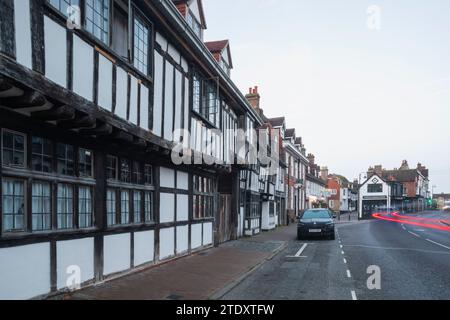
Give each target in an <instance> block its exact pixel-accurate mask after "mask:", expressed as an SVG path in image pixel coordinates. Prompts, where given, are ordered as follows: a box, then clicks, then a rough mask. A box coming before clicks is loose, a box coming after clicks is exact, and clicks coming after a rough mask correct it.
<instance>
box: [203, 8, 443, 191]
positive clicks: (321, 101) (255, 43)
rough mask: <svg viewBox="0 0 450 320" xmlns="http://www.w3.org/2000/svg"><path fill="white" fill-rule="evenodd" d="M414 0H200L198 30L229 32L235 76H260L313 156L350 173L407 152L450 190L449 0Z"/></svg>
mask: <svg viewBox="0 0 450 320" xmlns="http://www.w3.org/2000/svg"><path fill="white" fill-rule="evenodd" d="M412 2H413V1H407V0H395V1H393V0H379V1H365V0H341V1H336V0H308V1H306V0H227V1H219V0H204V6H205V11H206V19H207V24H208V30H207V31H206V34H205V38H206V40H221V39H225V38H228V39H230V41H231V50H232V55H233V60H234V61H233V62H234V67H235V69H234V70H233V72H232V78H233V80H234V81H235V82H236V83H237V85H238V86H239V87H240V88H241V90H242V91H243V92H244V93H245V92H247V90H248V88H249V87H250V86H253V85H258V86H259V87H260V93H261V95H262V102H261V103H262V108H263V109H264V111H265V113H266V114H267V115H268V116H270V117H275V116H286V118H287V122H288V123H287V124H288V127H295V128H296V129H297V134H299V135H301V136H303V137H304V141H305V144H306V148H307V152H312V153H314V154H315V155H316V158H317V160H318V162H319V164H321V165H328V166H329V168H330V170H331V171H332V172H336V173H341V174H343V175H345V176H347V177H348V178H350V179H352V178H355V177H357V176H358V174H359V173H360V172H363V171H366V170H367V168H368V167H369V166H370V165H375V164H383V165H384V166H385V167H387V168H394V167H399V166H400V164H401V161H402V160H403V159H407V160H408V161H409V163H410V166H415V165H417V163H418V162H421V163H422V164H424V165H426V166H427V167H429V168H430V170H431V180H432V184H433V185H436V186H437V188H436V190H435V192H441V191H442V192H444V191H445V192H450V41H448V39H449V35H450V19H449V18H448V17H449V16H450V1H448V0H432V1H414V3H412ZM370 5H377V6H379V8H381V10H382V11H381V29H380V30H378V31H376V30H370V29H369V28H368V27H367V24H366V22H367V19H368V14H367V9H368V7H369V6H370Z"/></svg>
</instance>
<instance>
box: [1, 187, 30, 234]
mask: <svg viewBox="0 0 450 320" xmlns="http://www.w3.org/2000/svg"><path fill="white" fill-rule="evenodd" d="M2 188H3V190H2V213H3V231H5V232H14V231H25V182H24V181H23V180H19V179H12V178H3V182H2Z"/></svg>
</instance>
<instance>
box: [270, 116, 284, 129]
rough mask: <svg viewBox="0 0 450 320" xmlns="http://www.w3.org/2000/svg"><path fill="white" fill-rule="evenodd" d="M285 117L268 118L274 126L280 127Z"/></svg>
mask: <svg viewBox="0 0 450 320" xmlns="http://www.w3.org/2000/svg"><path fill="white" fill-rule="evenodd" d="M285 121H286V119H285V118H284V117H279V118H272V119H269V122H270V124H271V125H272V126H274V127H282V126H283V124H284V122H285Z"/></svg>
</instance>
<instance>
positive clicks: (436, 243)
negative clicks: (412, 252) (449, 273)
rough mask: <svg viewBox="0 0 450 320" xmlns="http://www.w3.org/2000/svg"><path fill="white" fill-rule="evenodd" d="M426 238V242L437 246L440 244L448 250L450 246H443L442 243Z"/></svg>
mask: <svg viewBox="0 0 450 320" xmlns="http://www.w3.org/2000/svg"><path fill="white" fill-rule="evenodd" d="M426 240H427V241H428V242H431V243H434V244H435V245H438V246H441V247H443V248H445V249H448V250H450V247H447V246H444V245H443V244H440V243H438V242H435V241H433V240H430V239H426Z"/></svg>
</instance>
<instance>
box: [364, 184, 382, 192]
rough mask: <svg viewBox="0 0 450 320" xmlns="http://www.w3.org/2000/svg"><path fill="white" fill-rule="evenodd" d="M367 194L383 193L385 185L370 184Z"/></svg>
mask: <svg viewBox="0 0 450 320" xmlns="http://www.w3.org/2000/svg"><path fill="white" fill-rule="evenodd" d="M367 192H368V193H378V192H383V185H382V184H381V183H377V184H369V185H367Z"/></svg>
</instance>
